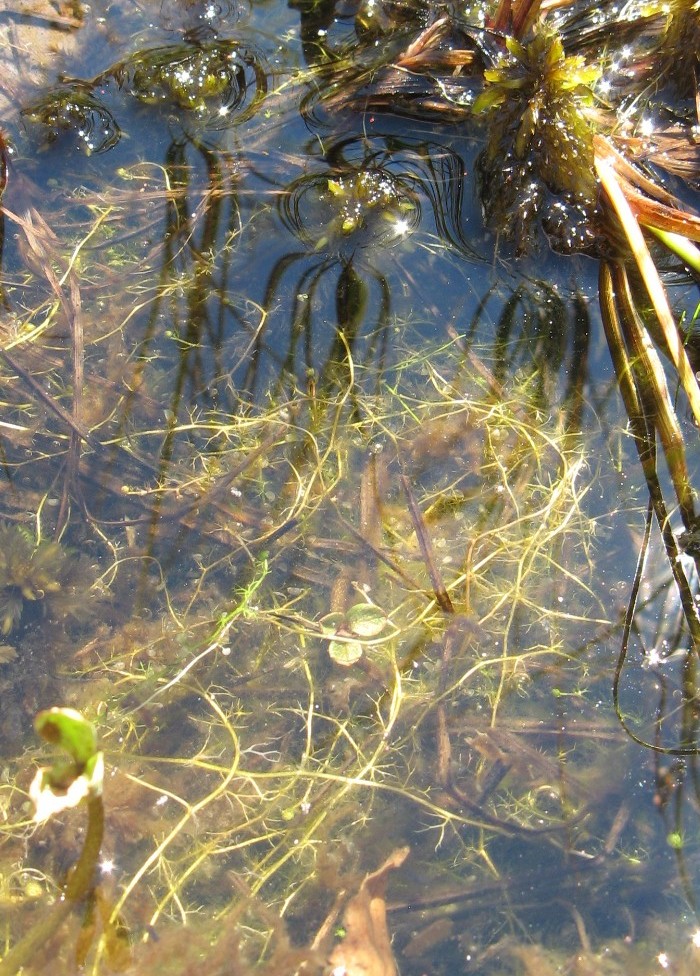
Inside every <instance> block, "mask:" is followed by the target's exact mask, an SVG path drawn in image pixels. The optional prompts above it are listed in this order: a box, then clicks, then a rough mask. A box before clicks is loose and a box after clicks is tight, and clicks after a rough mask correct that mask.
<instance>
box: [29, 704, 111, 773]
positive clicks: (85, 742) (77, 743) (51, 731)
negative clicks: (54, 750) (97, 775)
mask: <svg viewBox="0 0 700 976" xmlns="http://www.w3.org/2000/svg"><path fill="white" fill-rule="evenodd" d="M34 728H35V729H36V731H37V734H38V735H40V736H41V737H42V739H46V741H47V742H51V743H52V744H54V745H57V746H60V747H61V748H62V749H65V750H66V752H67V753H68V755H69V756H71V758H72V759H73V761H74V762H75V763H76V765H77V766H78V767H80V769H81V770H82V769H83V768H84V767H85V766H86V765H87V763H88V762H89V760H90V759H92V758H93V757H94V756H95V753H96V752H97V736H96V735H95V730H94V728H93V727H92V724H91V723H90V722H88V721H87V719H84V718H83V716H82V715H81V714H80V712H77V711H76V710H75V709H74V708H49V709H47V710H46V711H43V712H39V714H38V715H37V717H36V718H35V720H34Z"/></svg>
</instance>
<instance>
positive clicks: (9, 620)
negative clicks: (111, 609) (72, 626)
mask: <svg viewBox="0 0 700 976" xmlns="http://www.w3.org/2000/svg"><path fill="white" fill-rule="evenodd" d="M90 575H91V574H90V570H89V568H88V563H87V560H85V559H84V558H82V557H79V556H76V555H74V554H73V553H71V552H70V551H69V550H68V549H66V548H65V547H64V546H63V545H62V544H61V543H60V542H52V541H49V540H47V539H42V540H40V541H39V542H36V540H35V539H34V538H33V536H32V533H31V532H30V531H29V530H28V529H26V528H24V527H23V526H19V525H10V524H8V523H4V524H0V631H1V632H2V633H3V634H5V635H7V634H9V633H10V632H11V631H13V630H15V629H17V628H18V627H19V626H20V625H22V624H25V623H27V622H28V621H29V620H30V619H32V618H33V619H37V616H38V617H39V618H40V617H41V616H46V617H53V618H54V619H61V618H63V617H65V616H68V615H70V616H72V617H75V618H76V619H85V617H87V616H88V615H90V613H91V610H90V607H89V605H88V604H87V602H86V601H85V599H84V594H85V592H86V590H88V589H89V586H90V582H91V580H90ZM37 612H38V613H37Z"/></svg>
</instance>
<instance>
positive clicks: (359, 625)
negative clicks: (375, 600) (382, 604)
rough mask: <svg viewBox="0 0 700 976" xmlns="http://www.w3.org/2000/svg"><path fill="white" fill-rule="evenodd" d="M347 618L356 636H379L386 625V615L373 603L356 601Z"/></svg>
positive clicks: (350, 628)
mask: <svg viewBox="0 0 700 976" xmlns="http://www.w3.org/2000/svg"><path fill="white" fill-rule="evenodd" d="M345 619H346V620H347V625H348V629H349V630H350V633H351V634H352V635H353V636H354V637H365V638H367V637H378V636H379V634H381V632H382V631H383V630H384V628H385V627H386V617H385V616H384V614H383V613H382V611H381V610H380V609H379V608H378V607H375V606H373V605H372V604H371V603H356V604H355V606H354V607H350V609H349V610H348V612H347V613H346V615H345Z"/></svg>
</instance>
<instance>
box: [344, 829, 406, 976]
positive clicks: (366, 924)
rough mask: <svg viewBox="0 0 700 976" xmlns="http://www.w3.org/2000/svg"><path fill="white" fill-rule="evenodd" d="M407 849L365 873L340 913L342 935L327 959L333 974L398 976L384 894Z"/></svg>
mask: <svg viewBox="0 0 700 976" xmlns="http://www.w3.org/2000/svg"><path fill="white" fill-rule="evenodd" d="M408 851H409V848H408V847H400V848H398V849H397V850H395V851H394V852H393V853H392V854H391V855H390V856H389V857H388V858H387V859H386V861H385V862H384V864H382V866H381V867H380V868H379V869H378V870H376V871H373V872H372V874H368V875H367V877H366V878H365V879H364V881H363V882H362V884H361V885H360V890H359V891H358V892H357V894H356V895H353V897H352V898H351V899H350V901H349V902H348V904H347V906H346V908H345V913H344V915H343V925H344V927H345V938H344V939H343V941H342V942H340V943H338V945H337V946H336V947H335V949H334V950H333V952H332V953H331V954H330V957H329V960H328V962H329V965H330V968H331V973H332V974H333V976H398V969H397V967H396V962H395V961H394V954H393V952H392V951H391V938H390V936H389V929H388V927H387V922H386V899H385V897H384V895H385V891H386V884H387V880H388V875H389V872H390V871H393V870H394V869H395V868H399V867H401V865H402V864H403V862H404V861H405V860H406V858H407V857H408Z"/></svg>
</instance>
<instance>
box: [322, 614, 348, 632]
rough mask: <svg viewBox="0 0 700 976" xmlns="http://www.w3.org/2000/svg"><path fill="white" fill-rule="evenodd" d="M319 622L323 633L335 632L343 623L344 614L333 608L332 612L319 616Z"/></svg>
mask: <svg viewBox="0 0 700 976" xmlns="http://www.w3.org/2000/svg"><path fill="white" fill-rule="evenodd" d="M319 623H320V624H321V630H322V631H323V633H324V634H337V633H338V631H339V630H340V629H341V628H342V627H343V625H344V624H345V614H342V613H339V612H338V611H337V610H335V611H334V612H333V613H327V614H326V615H325V617H321V619H320V621H319Z"/></svg>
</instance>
